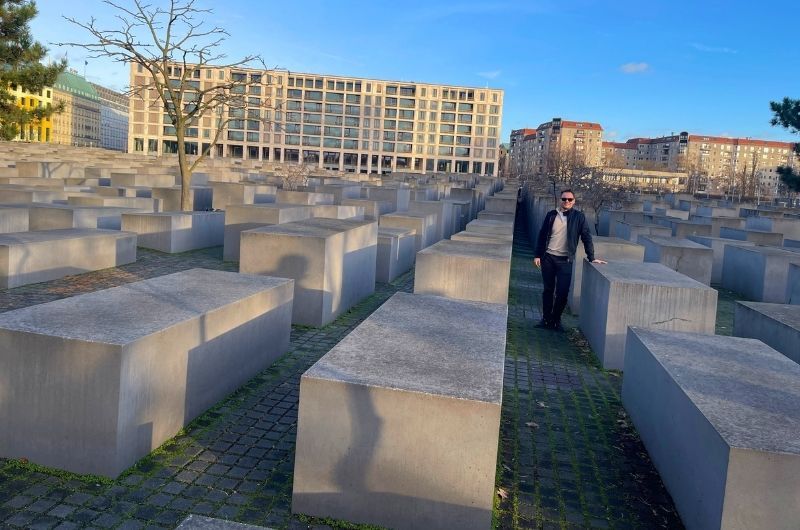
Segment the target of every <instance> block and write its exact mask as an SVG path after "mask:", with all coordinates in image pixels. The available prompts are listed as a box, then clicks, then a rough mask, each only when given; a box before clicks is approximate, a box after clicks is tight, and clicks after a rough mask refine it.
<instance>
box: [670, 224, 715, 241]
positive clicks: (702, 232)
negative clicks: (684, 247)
mask: <svg viewBox="0 0 800 530" xmlns="http://www.w3.org/2000/svg"><path fill="white" fill-rule="evenodd" d="M671 225H672V234H671V235H672V237H675V238H678V239H686V238H687V237H688V236H710V235H711V232H712V229H713V227H712V226H711V225H709V224H704V223H698V222H692V221H672V223H671Z"/></svg>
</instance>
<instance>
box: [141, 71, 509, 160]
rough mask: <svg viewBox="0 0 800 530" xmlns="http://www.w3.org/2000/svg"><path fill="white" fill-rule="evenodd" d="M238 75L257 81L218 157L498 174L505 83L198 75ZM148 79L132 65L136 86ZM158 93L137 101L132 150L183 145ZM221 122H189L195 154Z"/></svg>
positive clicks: (199, 80)
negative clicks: (483, 84) (194, 124)
mask: <svg viewBox="0 0 800 530" xmlns="http://www.w3.org/2000/svg"><path fill="white" fill-rule="evenodd" d="M173 73H176V72H175V70H173ZM235 76H249V79H250V81H251V83H253V81H255V83H254V84H251V85H250V86H249V93H248V94H246V98H247V107H246V108H243V109H231V112H233V111H236V112H238V113H239V114H238V115H237V116H235V118H237V119H234V120H232V121H230V122H229V123H228V125H227V127H226V129H225V130H223V131H222V135H221V137H220V140H219V141H218V143H217V145H216V146H215V147H214V148H213V149H211V151H210V154H211V156H212V157H231V158H246V159H257V160H264V161H274V162H288V163H305V164H309V165H312V166H315V167H319V168H325V169H335V170H341V171H348V172H360V173H388V172H406V171H407V172H433V171H443V172H455V173H479V174H487V175H496V174H497V173H498V170H499V167H498V166H499V157H500V151H499V150H500V129H501V127H502V113H503V91H502V90H494V89H488V88H472V87H463V86H451V85H440V84H430V83H416V82H402V81H386V80H378V79H365V78H353V77H342V76H331V75H318V74H300V73H296V72H291V73H290V72H286V71H274V70H267V71H264V70H251V69H236V70H222V69H216V68H213V67H207V68H202V69H200V68H196V69H195V70H194V72H193V75H192V76H191V81H192V83H195V84H196V86H197V88H200V89H205V88H207V87H209V86H212V85H213V84H215V83H216V84H219V83H222V82H223V81H224V80H228V79H232V78H235ZM150 82H151V81H150V80H148V78H147V74H146V72H145V71H143V69H142V68H141V67H140V66H138V65H132V66H131V87H132V88H133V89H134V90H136V88H137V87H143V86H149V84H150ZM243 97H245V95H243ZM156 98H157V94H156V93H155V92H154V91H152V90H143V91H141V93H140V95H138V96H134V97H131V98H130V112H129V117H130V121H129V138H128V150H129V152H142V153H151V154H161V153H171V152H175V151H176V149H177V147H176V145H177V141H176V137H175V136H174V133H175V131H174V129H173V127H172V126H171V123H169V121H168V120H169V119H168V118H166V120H165V115H164V112H162V109H163V105H160V104H159V103H158V101H157V99H156ZM215 123H216V120H215V118H214V117H212V116H205V117H203V118H201V120H200V122H199V123H198V124H197V127H192V128H190V130H189V135H188V138H187V147H186V150H187V152H189V153H190V154H194V153H197V152H198V151H200V150H204V149H205V148H209V147H210V146H211V144H212V143H213V138H214V134H215V132H216V127H215Z"/></svg>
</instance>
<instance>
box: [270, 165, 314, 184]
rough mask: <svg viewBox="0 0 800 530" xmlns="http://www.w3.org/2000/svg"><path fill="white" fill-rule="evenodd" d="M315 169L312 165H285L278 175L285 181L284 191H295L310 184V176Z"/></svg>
mask: <svg viewBox="0 0 800 530" xmlns="http://www.w3.org/2000/svg"><path fill="white" fill-rule="evenodd" d="M314 168H315V166H313V165H311V164H285V165H284V166H283V167H281V169H279V170H278V171H277V173H276V174H277V175H278V176H279V177H280V178H281V180H283V189H285V190H288V191H295V190H297V189H298V188H299V187H300V186H305V185H306V184H308V176H309V175H310V174H311V171H313V169H314Z"/></svg>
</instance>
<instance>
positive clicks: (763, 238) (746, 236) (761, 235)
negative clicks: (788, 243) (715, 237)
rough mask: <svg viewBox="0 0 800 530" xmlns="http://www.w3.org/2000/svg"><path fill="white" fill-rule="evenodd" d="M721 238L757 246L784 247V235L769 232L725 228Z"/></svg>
mask: <svg viewBox="0 0 800 530" xmlns="http://www.w3.org/2000/svg"><path fill="white" fill-rule="evenodd" d="M719 235H720V237H727V238H729V239H739V240H741V241H750V242H752V243H755V244H756V245H768V246H773V247H780V246H782V245H783V234H778V233H774V232H767V231H765V230H745V229H741V228H728V227H726V226H723V227H721V228H720V230H719Z"/></svg>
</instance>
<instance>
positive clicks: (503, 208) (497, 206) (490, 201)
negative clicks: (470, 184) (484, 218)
mask: <svg viewBox="0 0 800 530" xmlns="http://www.w3.org/2000/svg"><path fill="white" fill-rule="evenodd" d="M485 211H486V212H489V213H501V214H509V215H511V216H512V217H513V216H514V214H515V213H517V197H516V195H513V196H511V197H499V196H492V197H486V207H485Z"/></svg>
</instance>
